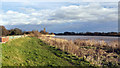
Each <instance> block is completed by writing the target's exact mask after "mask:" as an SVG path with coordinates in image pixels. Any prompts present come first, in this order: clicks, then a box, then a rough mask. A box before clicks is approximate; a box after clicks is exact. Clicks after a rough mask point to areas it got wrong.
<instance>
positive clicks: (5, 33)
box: [0, 26, 53, 36]
mask: <svg viewBox="0 0 120 68" xmlns="http://www.w3.org/2000/svg"><path fill="white" fill-rule="evenodd" d="M31 33H39V34H53V33H48V32H46V30H45V28H44V30H41V31H40V32H39V31H38V30H33V31H22V30H21V29H19V28H14V29H10V30H7V29H6V28H5V27H4V26H0V36H9V35H24V34H31Z"/></svg>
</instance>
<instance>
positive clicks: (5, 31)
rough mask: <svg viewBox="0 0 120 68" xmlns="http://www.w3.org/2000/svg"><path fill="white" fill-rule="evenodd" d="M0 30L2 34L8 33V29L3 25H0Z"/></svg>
mask: <svg viewBox="0 0 120 68" xmlns="http://www.w3.org/2000/svg"><path fill="white" fill-rule="evenodd" d="M0 28H1V29H0V32H2V33H1V34H2V36H6V35H8V34H9V32H8V30H7V29H6V28H5V27H4V26H0Z"/></svg>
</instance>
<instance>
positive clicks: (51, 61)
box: [2, 37, 91, 66]
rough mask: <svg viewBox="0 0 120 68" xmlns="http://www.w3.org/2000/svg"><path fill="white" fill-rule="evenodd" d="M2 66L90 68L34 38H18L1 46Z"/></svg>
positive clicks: (80, 60)
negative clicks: (74, 67) (80, 67)
mask: <svg viewBox="0 0 120 68" xmlns="http://www.w3.org/2000/svg"><path fill="white" fill-rule="evenodd" d="M2 65H3V66H76V65H77V66H91V65H90V63H89V62H87V61H85V60H84V59H83V58H78V57H76V56H73V55H71V54H69V53H67V52H63V51H61V50H60V49H57V48H55V47H52V46H48V45H46V44H44V43H43V42H42V41H41V40H39V39H37V38H34V37H25V38H19V39H15V40H12V41H9V42H7V43H5V44H2Z"/></svg>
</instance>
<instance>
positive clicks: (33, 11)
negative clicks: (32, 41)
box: [0, 1, 118, 32]
mask: <svg viewBox="0 0 120 68" xmlns="http://www.w3.org/2000/svg"><path fill="white" fill-rule="evenodd" d="M1 5H2V9H1V10H2V12H1V13H0V19H2V20H0V25H4V26H5V27H6V28H7V29H12V28H15V27H17V28H20V29H22V30H24V31H27V30H41V29H43V28H44V27H45V28H46V29H47V31H48V32H65V31H74V32H87V31H90V32H96V31H97V32H98V31H99V32H109V31H118V2H77V1H76V2H69V1H68V2H64V1H63V2H54V1H53V2H2V4H1Z"/></svg>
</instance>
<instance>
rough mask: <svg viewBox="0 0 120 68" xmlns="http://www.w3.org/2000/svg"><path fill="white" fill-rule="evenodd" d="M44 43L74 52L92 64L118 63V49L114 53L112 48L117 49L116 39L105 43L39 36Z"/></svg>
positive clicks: (102, 41)
mask: <svg viewBox="0 0 120 68" xmlns="http://www.w3.org/2000/svg"><path fill="white" fill-rule="evenodd" d="M39 38H40V39H41V40H42V41H44V42H45V43H47V44H49V45H51V46H54V47H56V48H59V49H61V50H63V51H66V52H69V53H71V54H74V55H76V56H78V57H84V58H85V59H86V60H87V61H90V62H91V63H92V64H96V65H103V64H104V63H109V62H112V63H115V64H118V63H120V61H118V60H119V57H120V56H119V54H118V53H119V51H118V53H116V52H115V51H114V49H119V45H118V41H113V42H110V43H106V42H105V41H104V40H101V41H96V40H81V39H76V40H74V41H72V40H66V39H60V38H53V37H45V36H44V37H43V36H41V37H39Z"/></svg>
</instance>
